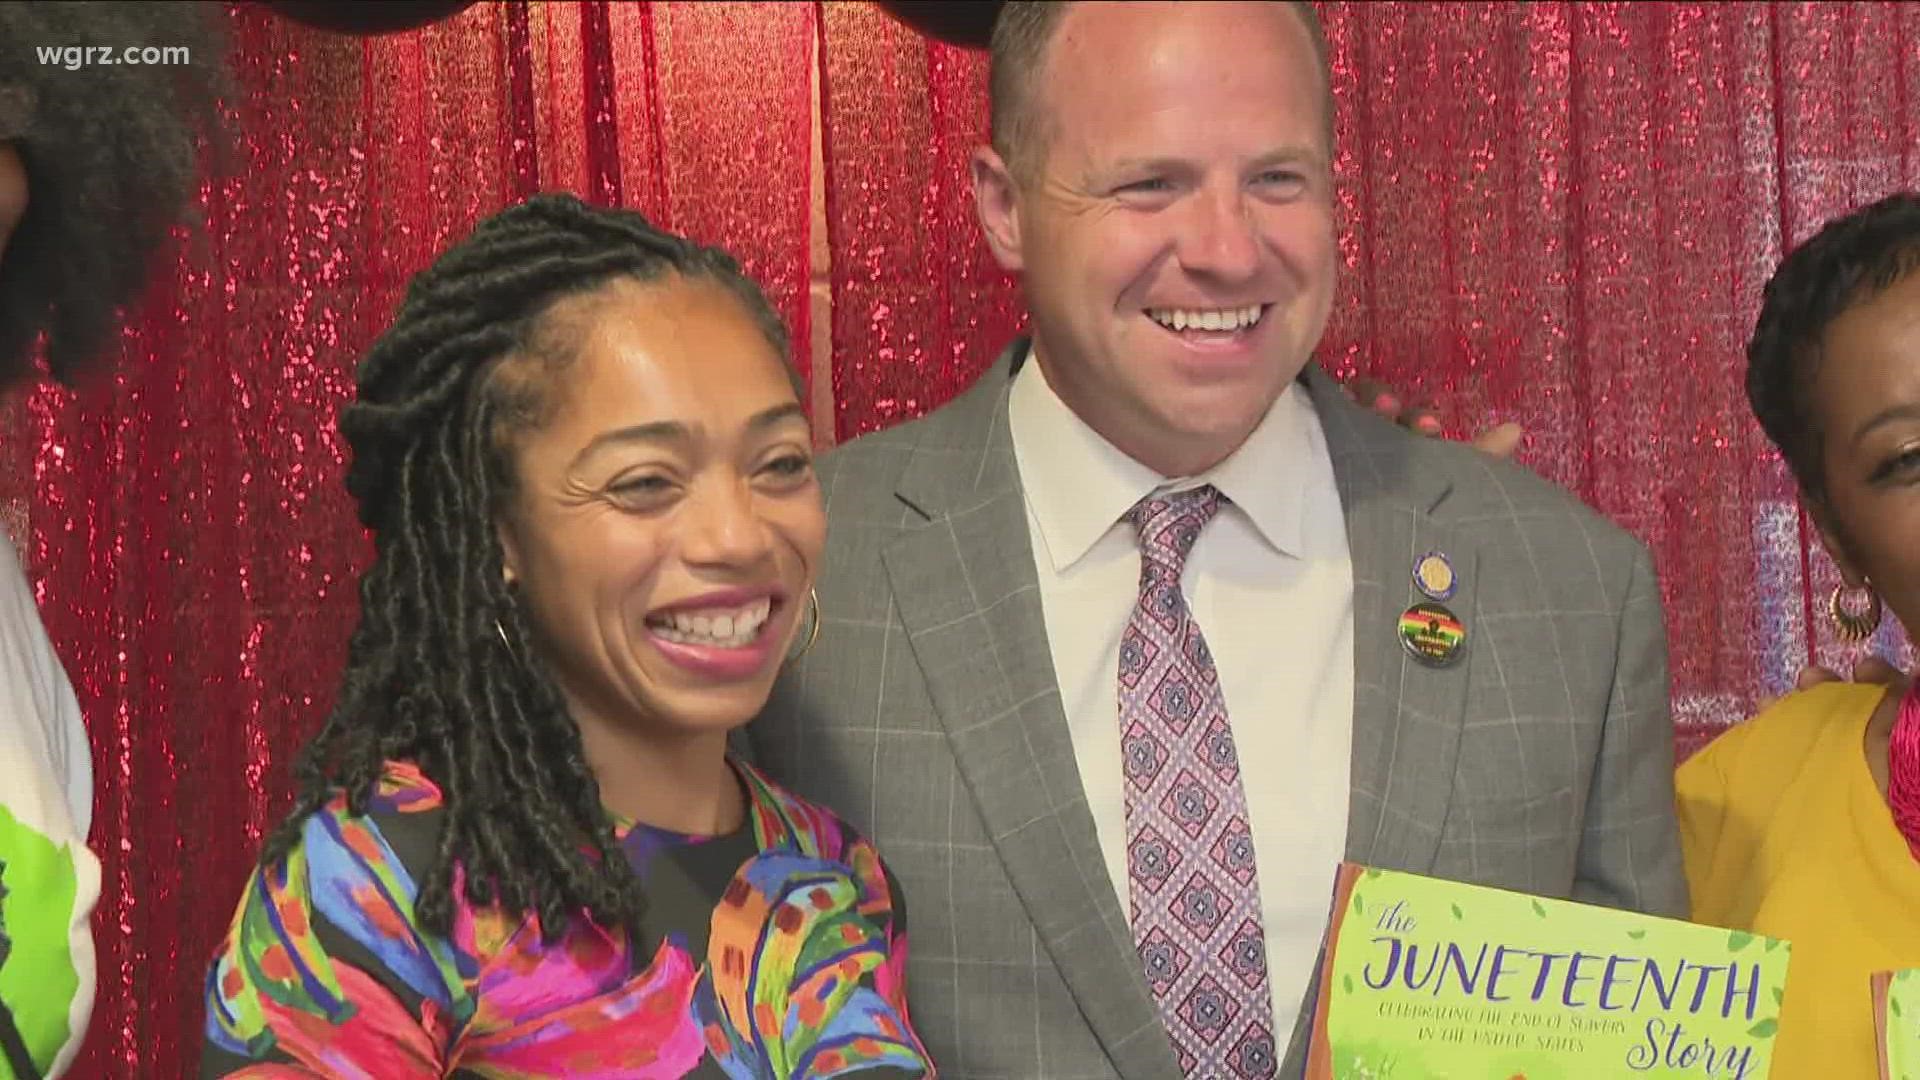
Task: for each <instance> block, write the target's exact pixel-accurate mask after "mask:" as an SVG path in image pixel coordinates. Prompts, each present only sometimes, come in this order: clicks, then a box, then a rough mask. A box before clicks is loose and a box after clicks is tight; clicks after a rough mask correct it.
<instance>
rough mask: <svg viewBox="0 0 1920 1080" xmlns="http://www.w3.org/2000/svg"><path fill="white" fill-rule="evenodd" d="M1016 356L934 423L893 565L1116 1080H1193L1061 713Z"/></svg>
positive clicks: (931, 671)
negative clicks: (1020, 434)
mask: <svg viewBox="0 0 1920 1080" xmlns="http://www.w3.org/2000/svg"><path fill="white" fill-rule="evenodd" d="M1021 347H1022V345H1021V344H1019V343H1017V344H1016V346H1015V349H1019V348H1021ZM1013 355H1014V350H1009V353H1008V355H1006V356H1003V357H1001V359H1000V362H999V363H997V364H996V365H995V366H994V367H993V368H992V369H991V370H989V371H988V372H987V374H986V375H985V376H983V377H982V378H981V380H980V382H979V383H978V384H976V385H975V387H974V388H973V389H972V390H970V391H968V392H967V394H966V395H965V396H963V397H962V398H960V399H958V400H957V401H955V402H954V404H953V405H952V406H950V407H949V408H948V409H946V410H944V411H942V412H941V413H939V414H937V415H936V417H935V421H936V422H931V423H929V424H928V425H927V431H926V435H925V437H923V438H922V440H921V442H920V443H919V444H918V445H917V446H916V447H915V451H914V456H913V458H912V459H911V460H910V461H909V463H908V464H907V466H906V468H905V470H904V472H903V474H902V478H901V481H900V484H899V490H898V493H899V496H900V498H901V499H902V500H903V501H904V502H905V503H906V504H907V505H908V506H909V507H911V508H912V509H913V510H914V511H915V512H916V514H917V515H918V516H920V517H922V518H924V519H925V520H924V523H923V524H922V525H920V527H918V528H913V529H910V530H908V531H907V532H906V533H904V534H902V535H900V536H898V537H896V538H895V539H894V540H893V541H891V542H890V543H889V545H888V546H887V549H886V551H885V552H884V554H883V561H884V563H885V565H886V569H887V574H888V578H889V584H890V585H891V587H892V593H893V597H894V602H895V604H896V605H897V607H898V609H899V613H900V619H901V623H902V624H903V626H904V627H905V629H906V631H907V638H908V642H909V644H910V646H911V648H912V650H913V654H914V658H915V660H916V661H917V662H918V664H919V667H920V670H921V672H922V674H923V675H924V677H925V679H926V685H927V689H928V693H929V695H930V697H931V698H932V701H933V704H934V708H935V710H936V712H937V713H938V714H939V719H940V721H941V723H942V724H943V726H944V727H945V728H946V732H947V739H948V743H949V745H950V746H951V747H952V751H953V754H954V758H955V760H956V761H957V762H958V765H959V768H960V772H961V775H962V777H963V778H964V780H965V782H966V785H967V788H968V790H969V791H970V793H971V794H972V796H973V801H974V805H975V809H976V810H977V811H978V813H979V815H980V818H981V820H982V821H983V822H984V823H985V825H986V828H987V831H988V833H989V834H990V835H991V837H992V839H993V845H994V848H995V850H996V851H997V853H998V855H999V857H1000V860H1001V862H1002V864H1003V865H1004V866H1005V868H1006V872H1007V877H1008V879H1009V880H1010V881H1011V882H1012V884H1013V887H1014V889H1015V891H1016V892H1018V894H1019V895H1020V898H1021V901H1022V903H1023V904H1024V905H1025V907H1026V909H1027V912H1028V914H1029V915H1030V916H1031V918H1032V919H1033V923H1034V926H1035V927H1037V928H1038V930H1039V933H1040V937H1041V940H1042V943H1043V944H1044V946H1045V947H1046V949H1047V950H1048V952H1049V953H1050V955H1051V956H1052V958H1053V962H1054V965H1055V967H1056V968H1057V969H1058V970H1059V972H1060V974H1061V976H1062V978H1063V979H1064V980H1065V982H1066V984H1067V986H1068V988H1069V989H1070V990H1071V991H1072V993H1073V995H1074V997H1075V999H1076V1001H1077V1002H1078V1004H1079V1007H1080V1010H1081V1012H1082V1013H1083V1014H1084V1015H1085V1016H1086V1018H1087V1021H1088V1023H1089V1024H1090V1025H1091V1027H1092V1028H1093V1031H1094V1033H1095V1035H1096V1036H1098V1038H1099V1039H1100V1041H1101V1043H1102V1045H1103V1046H1104V1047H1105V1049H1106V1051H1107V1054H1108V1056H1109V1058H1110V1059H1111V1061H1112V1064H1113V1067H1114V1069H1115V1070H1116V1072H1118V1073H1119V1074H1120V1075H1121V1076H1125V1077H1141V1078H1145V1077H1164V1076H1173V1075H1178V1066H1177V1063H1176V1062H1175V1060H1174V1057H1173V1051H1172V1048H1171V1046H1170V1044H1169V1043H1168V1041H1167V1039H1166V1036H1165V1033H1164V1031H1163V1029H1162V1028H1161V1026H1160V1023H1159V1020H1158V1018H1157V1016H1156V1014H1155V1011H1154V1006H1153V1000H1152V997H1151V995H1150V992H1149V991H1148V989H1147V985H1146V979H1145V977H1144V975H1143V973H1142V972H1141V970H1140V963H1139V959H1138V956H1137V954H1136V953H1135V951H1134V948H1133V942H1132V935H1131V932H1130V931H1129V929H1128V927H1127V923H1126V920H1125V917H1124V915H1123V913H1122V910H1121V907H1120V904H1119V899H1118V897H1117V895H1116V894H1115V892H1114V889H1113V885H1112V882H1111V880H1110V879H1109V877H1108V874H1107V870H1106V866H1105V864H1104V863H1103V861H1102V860H1101V856H1100V847H1099V842H1098V838H1097V835H1096V833H1095V829H1094V822H1093V816H1092V813H1091V812H1090V811H1089V810H1088V808H1087V801H1086V795H1085V791H1084V788H1083V787H1082V785H1081V782H1080V772H1079V766H1078V764H1077V763H1076V761H1075V759H1074V753H1073V743H1072V739H1071V737H1070V735H1069V734H1068V727H1067V719H1066V715H1065V713H1064V712H1063V711H1062V706H1061V703H1060V691H1059V686H1058V683H1057V681H1056V678H1055V675H1054V670H1053V656H1052V652H1051V649H1050V646H1049V645H1048V642H1047V635H1046V622H1045V615H1044V613H1043V611H1042V608H1041V604H1040V593H1039V583H1038V578H1037V575H1036V571H1035V569H1034V561H1033V552H1032V545H1031V539H1030V535H1029V532H1028V525H1027V515H1026V506H1025V502H1024V496H1023V494H1022V491H1021V487H1020V481H1019V475H1018V470H1017V468H1016V466H1015V464H1014V455H1013V440H1012V435H1011V433H1010V432H1009V431H1008V428H1007V405H1006V403H1007V390H1008V387H1009V386H1010V384H1011V380H1010V378H1009V374H1010V367H1011V362H1012V357H1013Z"/></svg>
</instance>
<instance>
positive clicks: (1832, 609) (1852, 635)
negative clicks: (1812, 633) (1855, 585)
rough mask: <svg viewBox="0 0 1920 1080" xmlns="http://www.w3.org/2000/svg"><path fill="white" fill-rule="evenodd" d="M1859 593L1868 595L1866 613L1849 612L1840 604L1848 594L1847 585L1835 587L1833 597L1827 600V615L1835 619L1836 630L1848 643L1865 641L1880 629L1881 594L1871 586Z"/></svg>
mask: <svg viewBox="0 0 1920 1080" xmlns="http://www.w3.org/2000/svg"><path fill="white" fill-rule="evenodd" d="M1859 591H1861V592H1863V593H1866V594H1867V603H1866V609H1865V610H1864V611H1848V610H1847V609H1846V606H1845V605H1844V604H1842V603H1841V602H1840V601H1841V598H1842V597H1843V596H1845V595H1846V593H1847V586H1846V585H1845V583H1842V584H1839V585H1835V586H1834V587H1833V595H1832V596H1829V597H1828V598H1827V614H1828V615H1829V616H1830V617H1832V619H1833V627H1834V630H1835V631H1837V632H1838V633H1839V635H1840V640H1842V641H1845V642H1848V643H1858V642H1862V641H1865V640H1867V639H1868V638H1870V637H1872V636H1873V632H1874V631H1875V630H1878V629H1880V594H1879V593H1877V592H1874V591H1873V587H1872V586H1871V585H1869V586H1865V587H1863V588H1861V589H1860V590H1859Z"/></svg>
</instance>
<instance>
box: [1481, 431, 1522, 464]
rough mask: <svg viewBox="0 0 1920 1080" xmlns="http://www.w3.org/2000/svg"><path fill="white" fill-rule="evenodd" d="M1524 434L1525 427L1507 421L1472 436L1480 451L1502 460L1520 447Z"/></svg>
mask: <svg viewBox="0 0 1920 1080" xmlns="http://www.w3.org/2000/svg"><path fill="white" fill-rule="evenodd" d="M1525 435H1526V431H1525V429H1523V428H1522V427H1521V426H1520V425H1519V424H1516V423H1513V422H1511V421H1509V422H1507V423H1504V424H1500V425H1498V426H1496V427H1491V428H1488V429H1487V430H1485V431H1483V432H1481V433H1480V434H1478V435H1476V436H1474V438H1473V445H1474V446H1475V448H1477V449H1478V450H1479V451H1480V452H1481V453H1483V454H1486V455H1487V456H1489V457H1495V458H1499V459H1501V460H1503V461H1504V460H1507V459H1509V458H1511V457H1513V452H1514V451H1515V450H1518V449H1519V448H1520V440H1521V439H1522V438H1523V437H1524V436H1525Z"/></svg>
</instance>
